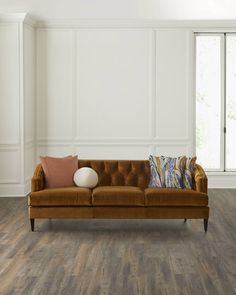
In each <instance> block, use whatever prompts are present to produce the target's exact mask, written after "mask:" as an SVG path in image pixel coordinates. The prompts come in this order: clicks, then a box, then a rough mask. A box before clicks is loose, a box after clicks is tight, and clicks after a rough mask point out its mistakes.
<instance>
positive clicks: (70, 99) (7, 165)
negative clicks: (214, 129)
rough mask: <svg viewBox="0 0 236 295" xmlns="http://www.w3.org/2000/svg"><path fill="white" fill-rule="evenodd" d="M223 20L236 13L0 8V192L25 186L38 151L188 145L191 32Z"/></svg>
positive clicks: (133, 154)
mask: <svg viewBox="0 0 236 295" xmlns="http://www.w3.org/2000/svg"><path fill="white" fill-rule="evenodd" d="M226 30H227V31H228V32H236V21H207V20H202V21H154V20H134V19H126V20H123V19H122V20H107V19H104V20H101V19H100V20H98V19H90V20H86V19H84V20H60V21H59V20H46V21H44V22H39V21H37V20H36V19H34V18H32V17H30V15H28V14H25V13H18V14H4V15H3V14H0V41H1V42H2V43H1V44H3V45H4V46H2V48H1V50H3V51H4V55H2V56H0V82H1V85H3V86H2V87H1V88H0V96H1V98H2V99H1V101H0V123H1V124H0V166H1V167H4V169H1V172H0V196H24V195H27V193H28V192H29V191H30V179H31V176H32V172H33V170H34V167H35V165H36V163H37V162H38V161H39V156H40V155H52V156H64V155H68V154H78V155H79V156H80V157H81V158H104V159H105V158H107V159H109V158H117V159H122V158H123V159H128V158H130V159H147V158H148V155H149V154H165V155H169V156H176V155H181V154H187V155H193V154H194V153H195V98H194V95H195V94H194V87H195V85H194V84H195V82H194V58H195V57H194V56H195V53H194V48H195V47H194V32H204V31H208V32H223V31H226ZM3 56H4V58H3ZM235 183H236V182H235V175H234V174H227V175H226V174H223V173H221V174H220V175H218V174H217V175H213V174H209V185H210V187H212V186H213V187H214V186H215V187H227V186H228V187H235Z"/></svg>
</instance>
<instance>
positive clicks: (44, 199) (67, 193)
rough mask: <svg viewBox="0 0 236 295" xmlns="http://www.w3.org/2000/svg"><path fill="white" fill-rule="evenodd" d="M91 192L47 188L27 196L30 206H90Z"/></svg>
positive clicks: (66, 188) (72, 188)
mask: <svg viewBox="0 0 236 295" xmlns="http://www.w3.org/2000/svg"><path fill="white" fill-rule="evenodd" d="M91 197H92V192H91V190H90V189H88V188H81V187H64V188H48V189H44V190H41V191H37V192H33V193H31V195H30V196H29V205H31V206H91Z"/></svg>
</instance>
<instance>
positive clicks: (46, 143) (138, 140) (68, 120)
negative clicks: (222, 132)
mask: <svg viewBox="0 0 236 295" xmlns="http://www.w3.org/2000/svg"><path fill="white" fill-rule="evenodd" d="M191 38H192V35H191V34H190V32H189V30H187V29H180V30H176V29H160V30H158V29H150V28H146V29H145V28H109V27H106V28H100V29H98V28H96V29H88V28H87V29H74V28H68V29H66V28H63V29H58V28H50V29H49V28H40V29H37V155H38V156H39V155H45V154H50V155H55V154H56V155H65V154H71V153H76V154H78V155H79V156H80V157H82V158H108V159H109V158H117V159H122V158H123V159H146V158H148V155H149V154H150V153H155V154H156V153H158V154H160V153H164V154H169V155H179V154H192V152H193V138H192V132H191V126H192V119H193V118H192V113H191V112H192V109H191V107H192V105H191V103H190V102H189V100H190V98H189V88H188V87H189V83H190V81H189V79H190V75H189V71H190V69H189V67H190V57H189V46H190V45H191V43H192V41H193V40H192V39H191Z"/></svg>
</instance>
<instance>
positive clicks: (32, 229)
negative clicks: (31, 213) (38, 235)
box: [30, 218, 34, 231]
mask: <svg viewBox="0 0 236 295" xmlns="http://www.w3.org/2000/svg"><path fill="white" fill-rule="evenodd" d="M30 226H31V231H34V219H32V218H31V219H30Z"/></svg>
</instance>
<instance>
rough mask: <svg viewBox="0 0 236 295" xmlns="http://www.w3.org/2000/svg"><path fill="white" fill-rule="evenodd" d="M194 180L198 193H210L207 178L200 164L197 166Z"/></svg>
mask: <svg viewBox="0 0 236 295" xmlns="http://www.w3.org/2000/svg"><path fill="white" fill-rule="evenodd" d="M194 179H195V190H196V191H198V192H201V193H206V194H207V191H208V180H207V176H206V173H205V171H204V170H203V168H202V167H201V166H200V165H198V164H196V167H195V174H194Z"/></svg>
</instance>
